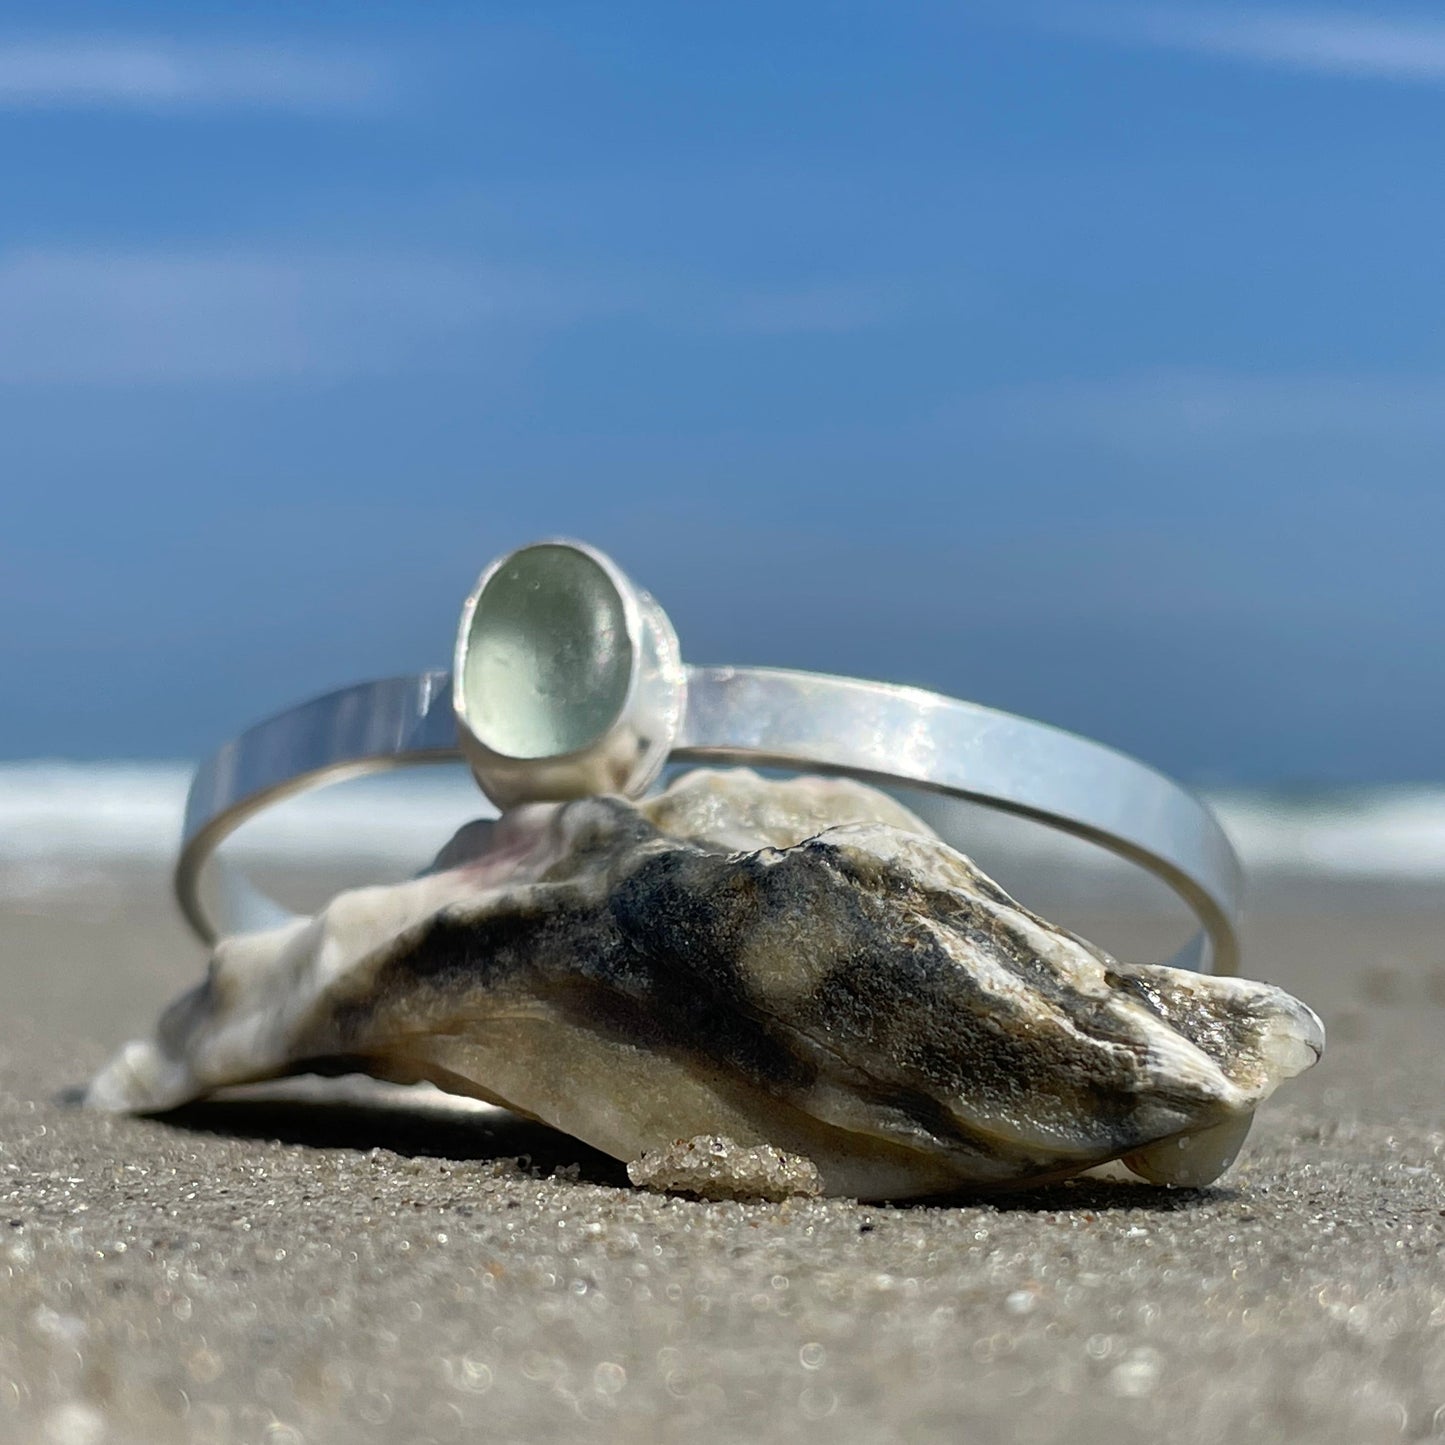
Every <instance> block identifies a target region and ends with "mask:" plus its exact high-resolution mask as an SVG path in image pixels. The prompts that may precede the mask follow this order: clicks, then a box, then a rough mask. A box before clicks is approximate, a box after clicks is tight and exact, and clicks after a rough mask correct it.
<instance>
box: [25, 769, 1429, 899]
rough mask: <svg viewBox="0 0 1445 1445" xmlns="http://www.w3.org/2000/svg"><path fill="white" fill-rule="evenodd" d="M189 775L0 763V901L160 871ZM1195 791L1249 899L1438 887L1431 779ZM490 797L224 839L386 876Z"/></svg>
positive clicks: (992, 857) (374, 805)
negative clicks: (1230, 848) (1224, 839)
mask: <svg viewBox="0 0 1445 1445" xmlns="http://www.w3.org/2000/svg"><path fill="white" fill-rule="evenodd" d="M189 778H190V766H189V765H188V764H186V763H183V762H175V763H151V762H146V763H137V762H124V761H117V762H85V763H76V762H62V761H48V760H47V761H30V762H11V763H4V764H0V906H5V907H9V908H20V909H22V910H28V909H39V910H41V911H44V910H45V909H46V908H47V907H48V906H50V905H58V904H59V903H60V902H61V901H62V900H64V899H67V898H69V899H74V898H75V897H76V896H77V895H85V894H87V893H91V894H96V893H98V892H99V893H103V892H104V891H105V890H106V889H107V888H112V887H114V886H116V885H115V883H114V880H115V879H116V878H117V877H118V876H120V875H124V874H129V873H133V872H134V870H135V869H136V868H137V867H140V868H143V869H145V870H147V871H149V870H163V869H164V868H165V867H166V866H167V865H168V864H169V862H170V861H171V859H172V858H173V856H174V852H175V848H176V842H177V839H178V837H179V833H180V822H181V813H182V809H183V807H184V803H185V796H186V788H187V786H188V782H189ZM1205 796H1206V797H1207V798H1208V801H1209V802H1210V803H1211V805H1212V806H1213V807H1214V809H1215V811H1216V813H1217V814H1218V816H1219V818H1220V820H1221V822H1222V823H1223V825H1224V827H1225V829H1226V831H1227V832H1228V834H1229V836H1230V837H1231V838H1232V839H1233V841H1234V844H1235V846H1236V848H1237V849H1238V851H1239V854H1240V857H1241V860H1242V862H1243V864H1244V868H1245V873H1246V877H1247V879H1248V882H1249V886H1250V891H1251V893H1253V894H1254V895H1255V896H1256V897H1257V896H1258V895H1260V894H1261V893H1264V894H1280V893H1285V894H1288V893H1290V892H1293V891H1295V890H1301V889H1302V890H1306V891H1307V892H1308V893H1309V895H1310V899H1311V902H1312V903H1318V902H1319V901H1320V900H1321V899H1325V900H1327V899H1328V898H1330V897H1335V896H1343V895H1344V894H1348V895H1349V896H1350V897H1351V898H1352V900H1354V901H1355V902H1358V900H1359V895H1360V890H1366V891H1368V892H1369V893H1370V894H1380V893H1382V892H1383V893H1385V894H1388V895H1389V896H1390V897H1392V898H1396V899H1400V900H1410V899H1417V900H1419V901H1421V902H1432V901H1433V902H1438V900H1439V897H1440V893H1439V890H1440V888H1441V886H1442V885H1445V787H1440V786H1422V787H1389V788H1356V789H1337V790H1331V791H1321V792H1313V793H1301V792H1283V791H1281V792H1269V791H1252V792H1246V791H1228V792H1214V793H1209V792H1206V793H1205ZM904 800H905V801H907V802H910V803H917V802H918V799H917V796H916V795H912V796H906V797H905V799H904ZM491 811H492V809H491V808H490V805H488V804H487V803H486V801H485V799H483V798H482V797H481V796H480V795H479V794H478V792H477V791H476V789H475V786H474V785H473V784H472V782H471V780H470V778H469V777H468V776H467V774H466V772H465V770H464V769H463V768H462V767H460V766H434V767H427V768H416V769H411V770H408V771H404V772H398V773H392V774H387V775H383V776H378V777H373V778H367V779H360V780H355V781H352V782H348V783H345V784H341V785H339V786H335V787H330V788H326V789H322V790H319V791H316V792H313V793H310V794H306V795H303V796H302V797H300V798H297V799H293V800H291V801H289V802H287V803H285V804H284V805H281V806H279V807H277V808H275V809H272V810H270V811H268V812H267V813H265V814H263V815H262V816H261V817H260V818H257V819H255V820H253V821H252V822H250V823H248V824H246V825H245V827H243V828H242V829H241V830H240V832H239V833H238V834H237V835H236V837H235V839H234V840H233V841H232V843H231V844H230V845H229V846H230V847H231V848H233V849H234V851H235V853H236V854H237V855H239V856H240V857H242V858H244V859H245V860H246V861H247V862H249V863H252V864H254V865H258V866H266V867H269V868H284V869H297V870H306V869H308V868H314V869H323V868H324V869H327V870H334V869H336V868H337V867H343V868H345V869H347V870H349V872H350V873H351V874H352V875H354V876H355V879H356V881H365V880H367V879H369V878H373V877H374V878H377V879H382V878H399V877H404V876H406V874H407V873H409V872H411V871H414V870H415V869H416V868H418V867H420V866H422V865H423V864H424V863H425V862H426V861H427V860H428V859H429V858H430V857H431V856H432V855H433V854H434V853H435V852H436V851H437V849H438V848H439V847H440V846H441V844H442V843H443V842H445V841H446V839H447V838H448V837H449V836H450V834H451V832H452V831H453V830H454V829H455V828H457V827H458V826H460V825H461V824H462V823H464V822H467V821H468V820H470V819H472V818H476V817H480V816H486V815H488V814H489V813H490V812H491ZM962 817H963V819H964V821H963V824H962V830H963V835H964V836H963V838H962V845H963V846H964V847H965V848H966V850H967V851H969V852H970V853H972V854H974V856H975V857H977V858H978V860H979V861H980V862H981V863H982V864H983V865H984V866H985V867H987V868H989V869H990V871H993V872H994V873H995V874H996V876H999V877H1000V878H1001V879H1002V880H1003V881H1004V882H1005V883H1006V884H1009V885H1010V886H1015V885H1016V883H1017V880H1018V879H1019V878H1020V877H1023V876H1026V875H1033V876H1038V877H1047V878H1048V879H1049V880H1050V883H1049V887H1050V888H1052V889H1053V890H1054V891H1055V892H1058V891H1060V890H1061V889H1062V890H1063V891H1068V889H1069V885H1072V886H1073V888H1074V890H1075V891H1078V892H1081V893H1087V894H1088V895H1090V896H1091V897H1093V896H1096V895H1097V892H1098V890H1099V888H1100V887H1101V886H1102V885H1103V884H1104V883H1105V882H1106V881H1108V880H1110V879H1114V880H1115V881H1117V882H1119V883H1120V886H1133V885H1126V884H1125V883H1124V880H1125V879H1127V878H1128V876H1129V874H1131V873H1132V872H1133V870H1130V869H1127V867H1126V865H1122V864H1119V863H1117V862H1116V861H1115V860H1112V859H1109V858H1108V857H1107V856H1106V855H1104V854H1102V853H1101V852H1100V850H1098V849H1096V848H1093V847H1091V846H1089V845H1086V844H1081V843H1076V842H1073V841H1071V840H1063V839H1059V838H1058V837H1057V836H1056V835H1054V834H1051V833H1049V832H1048V831H1047V830H1045V829H1041V828H1039V827H1037V826H1036V825H1033V824H1029V823H1026V822H1023V821H1021V820H1016V819H1003V818H999V817H998V816H997V815H994V814H991V813H988V812H987V811H986V810H982V809H969V810H966V812H965V813H963V814H962ZM1150 886H1152V885H1150ZM1016 891H1019V890H1018V888H1017V887H1016ZM1342 891H1343V893H1342ZM93 901H97V902H98V901H99V899H98V898H96V899H95V900H93Z"/></svg>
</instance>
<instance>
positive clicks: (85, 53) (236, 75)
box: [0, 36, 389, 112]
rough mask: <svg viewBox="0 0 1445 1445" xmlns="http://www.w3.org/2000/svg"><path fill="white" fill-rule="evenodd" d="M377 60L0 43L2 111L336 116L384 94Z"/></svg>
mask: <svg viewBox="0 0 1445 1445" xmlns="http://www.w3.org/2000/svg"><path fill="white" fill-rule="evenodd" d="M388 88H389V78H388V76H387V74H386V72H385V70H384V68H383V67H382V66H381V65H380V64H379V63H377V62H376V61H374V60H369V59H365V58H363V57H360V56H355V55H350V56H348V55H325V54H317V53H312V52H307V51H301V50H296V49H291V48H287V47H285V46H271V45H247V44H218V43H210V44H187V43H182V42H178V41H168V40H153V41H151V40H133V39H131V40H127V39H116V38H107V37H100V36H93V37H84V36H80V37H66V38H61V39H53V40H39V41H36V40H31V41H15V40H12V41H8V42H7V41H0V108H3V109H9V110H45V109H63V108H69V109H133V110H152V111H165V110H205V109H232V110H234V109H242V110H281V111H293V112H295V111H302V112H304V111H337V110H352V109H357V108H363V107H366V106H369V105H372V104H374V103H376V102H377V101H378V100H380V99H381V98H383V97H384V95H385V94H386V92H387V90H388Z"/></svg>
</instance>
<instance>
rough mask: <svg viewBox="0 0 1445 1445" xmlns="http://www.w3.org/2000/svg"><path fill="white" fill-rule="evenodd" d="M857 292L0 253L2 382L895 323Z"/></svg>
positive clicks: (232, 255)
mask: <svg viewBox="0 0 1445 1445" xmlns="http://www.w3.org/2000/svg"><path fill="white" fill-rule="evenodd" d="M895 312H896V307H894V308H893V309H892V310H890V306H889V304H887V298H884V297H883V296H882V295H881V293H877V292H875V291H873V290H870V289H869V288H867V287H858V288H852V287H839V288H834V289H827V290H819V289H817V288H811V289H805V290H801V291H796V292H793V291H789V290H787V289H785V288H784V289H773V288H755V287H748V286H739V285H736V284H726V283H713V282H710V281H708V280H705V279H702V278H697V277H692V278H689V277H685V276H678V275H674V276H671V277H665V278H658V277H655V276H648V277H642V278H639V277H628V276H611V277H606V276H578V275H567V274H547V273H543V272H541V271H537V270H528V269H526V268H523V267H519V266H515V265H495V264H489V263H487V262H485V261H482V260H456V259H437V258H432V257H426V256H415V255H367V254H355V253H351V254H348V253H344V252H342V253H333V252H319V251H318V252H308V253H300V254H296V253H283V252H244V251H230V252H225V251H223V252H206V251H182V250H174V251H165V250H162V251H137V252H108V251H95V250H15V251H11V252H8V253H6V252H0V381H3V382H9V383H41V384H45V383H62V384H63V383H80V384H101V385H117V384H121V385H124V384H132V383H140V384H154V383H164V384H171V383H179V382H209V381H243V380H256V379H266V378H288V377H289V378H300V377H332V376H340V375H352V374H357V373H367V372H377V371H390V370H395V369H398V368H401V367H406V366H408V365H411V364H412V363H413V362H414V361H415V359H416V357H417V356H418V355H419V354H423V353H424V352H425V351H426V350H427V349H429V348H430V347H432V346H433V344H434V343H436V342H439V341H442V340H444V339H446V338H448V337H459V338H465V339H468V340H470V341H472V342H475V341H476V340H478V339H479V338H480V339H483V340H484V339H485V338H486V337H487V335H488V334H489V333H495V334H498V335H500V334H501V333H502V332H503V331H505V332H506V335H507V336H508V337H509V338H510V340H511V341H512V342H515V341H516V339H517V338H518V336H519V335H520V334H521V333H522V332H524V331H525V332H528V333H530V334H534V335H535V334H540V333H543V332H547V331H556V330H558V329H561V328H565V327H569V326H574V325H577V324H579V323H584V322H589V321H593V322H595V321H600V320H604V319H609V318H610V319H614V320H615V319H624V320H631V321H634V322H637V323H640V324H643V325H650V326H656V327H660V328H662V329H666V330H674V331H697V330H703V331H706V332H709V333H714V334H726V335H761V336H768V337H773V336H783V335H807V334H813V333H819V332H822V333H827V334H836V333H838V332H840V331H849V330H858V329H863V328H866V327H870V326H873V325H877V324H881V323H883V322H885V321H886V320H887V319H889V318H890V316H891V315H892V314H895Z"/></svg>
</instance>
